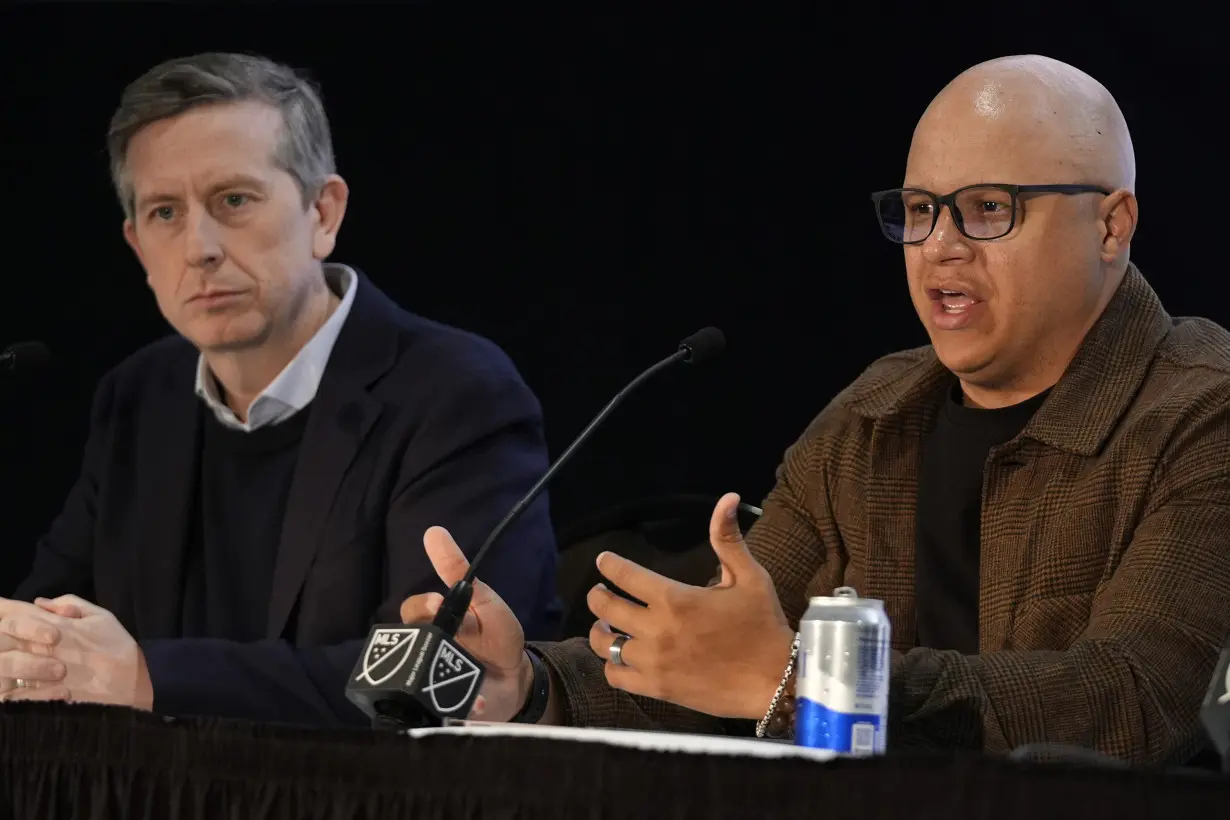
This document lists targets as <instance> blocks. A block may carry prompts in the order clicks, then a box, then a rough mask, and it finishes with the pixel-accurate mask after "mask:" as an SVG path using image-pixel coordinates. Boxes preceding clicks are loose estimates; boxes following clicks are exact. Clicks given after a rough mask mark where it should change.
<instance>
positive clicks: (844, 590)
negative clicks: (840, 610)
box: [833, 587, 858, 598]
mask: <svg viewBox="0 0 1230 820" xmlns="http://www.w3.org/2000/svg"><path fill="white" fill-rule="evenodd" d="M833 597H834V598H857V597H858V592H857V591H856V590H855V589H854V587H837V589H835V590H833Z"/></svg>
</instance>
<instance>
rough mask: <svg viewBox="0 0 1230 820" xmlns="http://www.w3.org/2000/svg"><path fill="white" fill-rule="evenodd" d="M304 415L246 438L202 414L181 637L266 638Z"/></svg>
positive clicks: (210, 415)
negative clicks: (280, 544)
mask: <svg viewBox="0 0 1230 820" xmlns="http://www.w3.org/2000/svg"><path fill="white" fill-rule="evenodd" d="M310 409H311V408H310V407H308V408H304V409H303V410H300V411H299V412H298V413H295V415H293V416H291V417H290V418H289V419H287V420H285V421H283V422H280V423H278V424H272V425H268V426H265V427H259V428H257V429H256V430H253V431H251V432H247V431H244V430H235V429H232V428H230V427H227V426H225V425H223V424H222V422H220V421H218V419H217V418H216V417H215V416H214V414H213V413H212V412H210V411H208V410H207V411H205V413H204V416H205V430H204V435H203V436H202V440H201V460H200V475H199V482H198V494H197V503H196V518H195V523H196V526H195V527H194V528H193V529H194V533H193V538H192V539H191V541H190V543H191V544H192V551H191V553H190V554H189V556H188V562H187V566H186V573H185V589H184V607H183V613H184V620H183V630H182V632H183V637H185V638H222V639H225V640H231V641H255V640H260V639H262V638H264V637H265V621H266V619H267V617H268V614H269V596H270V594H271V592H272V589H273V571H274V565H275V564H276V562H277V557H278V542H279V540H280V539H281V537H282V519H283V517H284V516H285V514H286V501H287V498H288V497H289V495H290V484H291V479H292V478H293V477H294V474H295V466H296V465H297V463H298V461H299V446H300V444H301V443H302V441H303V431H304V429H305V428H306V427H307V421H308V417H309V411H310Z"/></svg>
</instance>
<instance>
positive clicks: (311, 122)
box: [107, 52, 334, 219]
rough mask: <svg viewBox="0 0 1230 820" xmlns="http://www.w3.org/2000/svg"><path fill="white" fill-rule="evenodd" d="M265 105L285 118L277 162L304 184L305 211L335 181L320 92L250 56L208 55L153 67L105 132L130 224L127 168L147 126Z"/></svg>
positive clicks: (122, 101) (288, 70) (117, 189)
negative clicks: (211, 108) (229, 107)
mask: <svg viewBox="0 0 1230 820" xmlns="http://www.w3.org/2000/svg"><path fill="white" fill-rule="evenodd" d="M251 101H254V102H262V103H266V104H268V105H271V106H273V107H275V108H277V109H278V110H279V111H280V112H281V114H282V136H281V139H280V140H279V141H278V145H277V147H276V148H275V149H274V157H273V159H274V162H275V163H276V164H277V165H278V167H279V168H281V169H282V170H284V171H286V172H287V173H288V174H290V175H291V176H292V177H294V178H295V181H296V182H297V183H298V184H299V190H300V191H301V192H302V194H303V201H304V207H306V206H307V204H308V203H309V202H311V200H312V199H313V198H314V197H315V196H316V194H317V193H319V191H320V186H321V185H323V184H324V181H325V178H326V177H327V176H328V175H330V174H332V173H334V162H333V139H332V137H331V136H330V135H329V121H328V118H326V116H325V109H324V105H323V104H322V103H321V101H320V94H319V92H318V91H317V89H316V88H315V87H314V86H313V85H312V84H311V83H310V82H309V81H308V80H306V79H305V78H303V77H301V76H300V75H298V74H296V73H295V71H294V70H293V69H291V68H288V67H287V66H284V65H280V64H278V63H275V62H273V61H272V60H267V59H265V58H263V57H253V56H248V55H246V54H222V53H216V52H211V53H206V54H196V55H194V56H191V57H180V58H178V59H174V60H168V61H167V62H165V63H161V64H160V65H157V66H154V67H153V68H151V69H150V70H149V71H147V72H145V74H143V75H142V76H141V77H139V78H138V79H137V80H135V81H133V82H132V83H131V84H130V85H129V86H128V87H127V88H125V89H124V94H123V96H122V97H121V98H120V105H119V108H117V109H116V111H115V114H114V115H113V116H112V117H111V126H110V128H109V129H108V131H107V152H108V154H109V155H110V159H111V181H112V184H114V186H115V192H116V194H117V195H118V196H119V198H120V205H121V206H123V208H124V213H125V215H126V216H128V217H129V218H130V219H131V218H132V216H133V210H134V209H135V204H134V201H133V190H132V181H131V180H130V179H129V178H128V175H127V172H126V168H125V163H126V161H127V158H128V145H129V143H130V142H131V141H132V138H133V136H134V135H135V134H136V133H137V132H138V131H140V130H141V129H142V128H144V127H145V126H147V125H150V124H152V123H155V122H157V121H159V120H164V119H168V118H170V117H175V116H177V115H179V114H182V113H184V112H185V111H187V110H189V109H191V108H196V107H198V106H202V105H217V104H224V103H239V102H251Z"/></svg>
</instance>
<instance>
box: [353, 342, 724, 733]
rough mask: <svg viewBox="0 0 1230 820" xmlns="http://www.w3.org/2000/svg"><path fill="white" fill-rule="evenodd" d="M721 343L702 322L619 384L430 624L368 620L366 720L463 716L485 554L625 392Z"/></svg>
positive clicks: (361, 678) (356, 682)
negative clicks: (465, 641) (469, 629)
mask: <svg viewBox="0 0 1230 820" xmlns="http://www.w3.org/2000/svg"><path fill="white" fill-rule="evenodd" d="M724 344H725V338H724V337H723V336H722V332H721V331H720V330H718V329H716V328H705V329H704V330H701V331H699V332H697V333H694V334H692V335H691V336H689V337H688V338H686V339H684V340H683V342H682V343H681V344H680V345H679V349H678V350H676V351H675V352H674V353H672V354H671V355H669V356H667V357H666V358H665V359H663V360H662V361H660V362H658V363H657V364H655V365H654V366H653V367H651V368H649V369H648V370H646V371H644V372H643V373H641V374H640V375H639V376H637V377H636V378H635V379H633V380H632V382H631V383H630V384H628V386H627V387H625V388H624V389H623V390H620V391H619V393H618V394H616V396H615V398H613V399H611V401H609V402H608V403H607V405H606V406H605V407H603V408H602V411H601V412H600V413H598V415H597V416H596V417H595V418H594V420H593V421H591V422H590V423H589V425H588V426H586V428H585V429H584V430H582V431H581V434H580V435H579V436H577V437H576V439H575V440H574V441H573V442H572V444H570V445H568V449H567V450H565V451H564V453H563V454H562V455H561V456H560V457H559V459H558V460H556V462H555V463H554V464H552V465H551V466H550V467H549V468H548V469H547V470H546V472H545V473H544V474H543V476H542V477H541V478H540V479H538V481H537V482H535V484H534V486H533V487H531V488H530V491H529V492H528V493H526V495H525V497H524V498H522V499H521V500H520V501H518V502H517V504H516V505H515V506H514V507H513V508H512V509H511V510H509V511H508V514H507V515H505V516H504V518H503V519H501V520H500V523H499V524H497V525H496V526H495V528H494V529H493V530H492V531H491V534H490V535H489V536H487V540H486V541H484V542H483V544H482V546H480V547H479V549H478V551H477V552H475V554H474V560H473V561H471V562H470V568H469V570H467V571H466V574H465V576H464V577H463V578H462V579H461V580H460V581H458V582H457V583H455V584H453V586H452V588H451V589H450V590H449V591H448V595H446V596H445V598H444V602H443V603H442V604H441V605H440V609H439V611H437V613H436V616H435V617H434V618H433V619H432V621H431V623H424V622H418V623H395V624H374V625H373V626H372V628H371V631H370V632H369V633H368V636H367V641H366V642H364V645H363V650H362V652H361V653H360V655H359V657H358V659H357V660H356V661H355V666H354V669H353V670H352V671H351V673H350V680H349V681H348V682H347V684H346V698H347V700H349V701H350V702H351V703H353V704H354V705H355V706H357V707H358V708H359V709H361V710H362V711H363V713H364V714H366V715H367V716H368V717H369V718H370V719H371V720H372V725H373V726H374V727H375V728H377V729H391V730H395V731H400V730H403V729H410V728H415V727H422V726H440V725H443V723H444V721H447V720H451V719H465V718H466V717H467V716H468V715H469V714H470V711H471V709H472V707H473V705H474V703H475V701H476V699H477V698H478V693H479V692H480V691H481V689H482V684H483V680H484V679H485V677H486V673H487V670H486V668H485V666H484V665H483V662H482V660H480V659H479V658H478V657H476V656H475V655H473V654H471V653H470V652H469V650H467V649H466V647H464V646H463V645H462V644H461V642H460V641H458V640H457V639H456V636H457V632H458V630H459V629H460V628H461V624H462V621H463V620H464V619H465V614H466V611H467V610H469V608H470V603H471V601H472V600H473V598H474V584H475V583H476V582H475V578H476V577H477V573H478V572H479V567H480V566H481V565H482V563H483V559H484V558H485V557H486V556H487V553H488V552H489V551H490V550H491V548H492V547H493V546H494V545H495V543H496V542H497V541H499V540H500V537H501V536H503V535H504V533H505V532H507V530H508V528H509V526H511V525H512V524H513V522H515V521H516V520H517V518H518V517H519V516H520V515H521V514H522V513H524V512H525V510H526V508H528V507H529V506H530V504H532V503H533V502H534V499H535V498H537V497H538V496H539V495H540V494H541V493H542V491H543V488H545V487H546V486H547V483H548V482H550V481H551V479H552V478H553V477H554V476H555V474H556V473H558V472H559V470H560V468H561V467H563V466H564V465H565V464H566V463H567V462H568V461H569V460H570V459H571V458H572V456H573V455H574V454H575V453H576V451H577V449H578V448H580V446H581V445H582V444H584V443H585V441H586V440H587V439H589V437H590V436H591V435H592V434H593V433H594V431H595V430H596V429H597V428H598V426H599V425H600V424H602V423H603V421H605V420H606V418H607V417H608V416H610V414H611V412H612V411H613V410H614V409H615V408H616V407H618V406H619V404H620V403H621V402H622V401H623V400H624V399H626V398H627V397H628V395H629V394H631V393H632V391H634V390H636V389H637V388H638V387H640V386H641V385H642V384H644V383H645V382H646V381H648V380H649V379H650V378H651V377H653V376H654V375H655V374H657V373H659V372H660V371H662V370H665V369H666V368H668V367H671V366H672V365H675V364H678V363H679V362H685V363H692V364H698V363H702V362H705V361H708V360H709V359H712V358H713V357H714V356H716V355H717V354H718V353H720V352H721V351H722V347H723V345H724Z"/></svg>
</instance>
